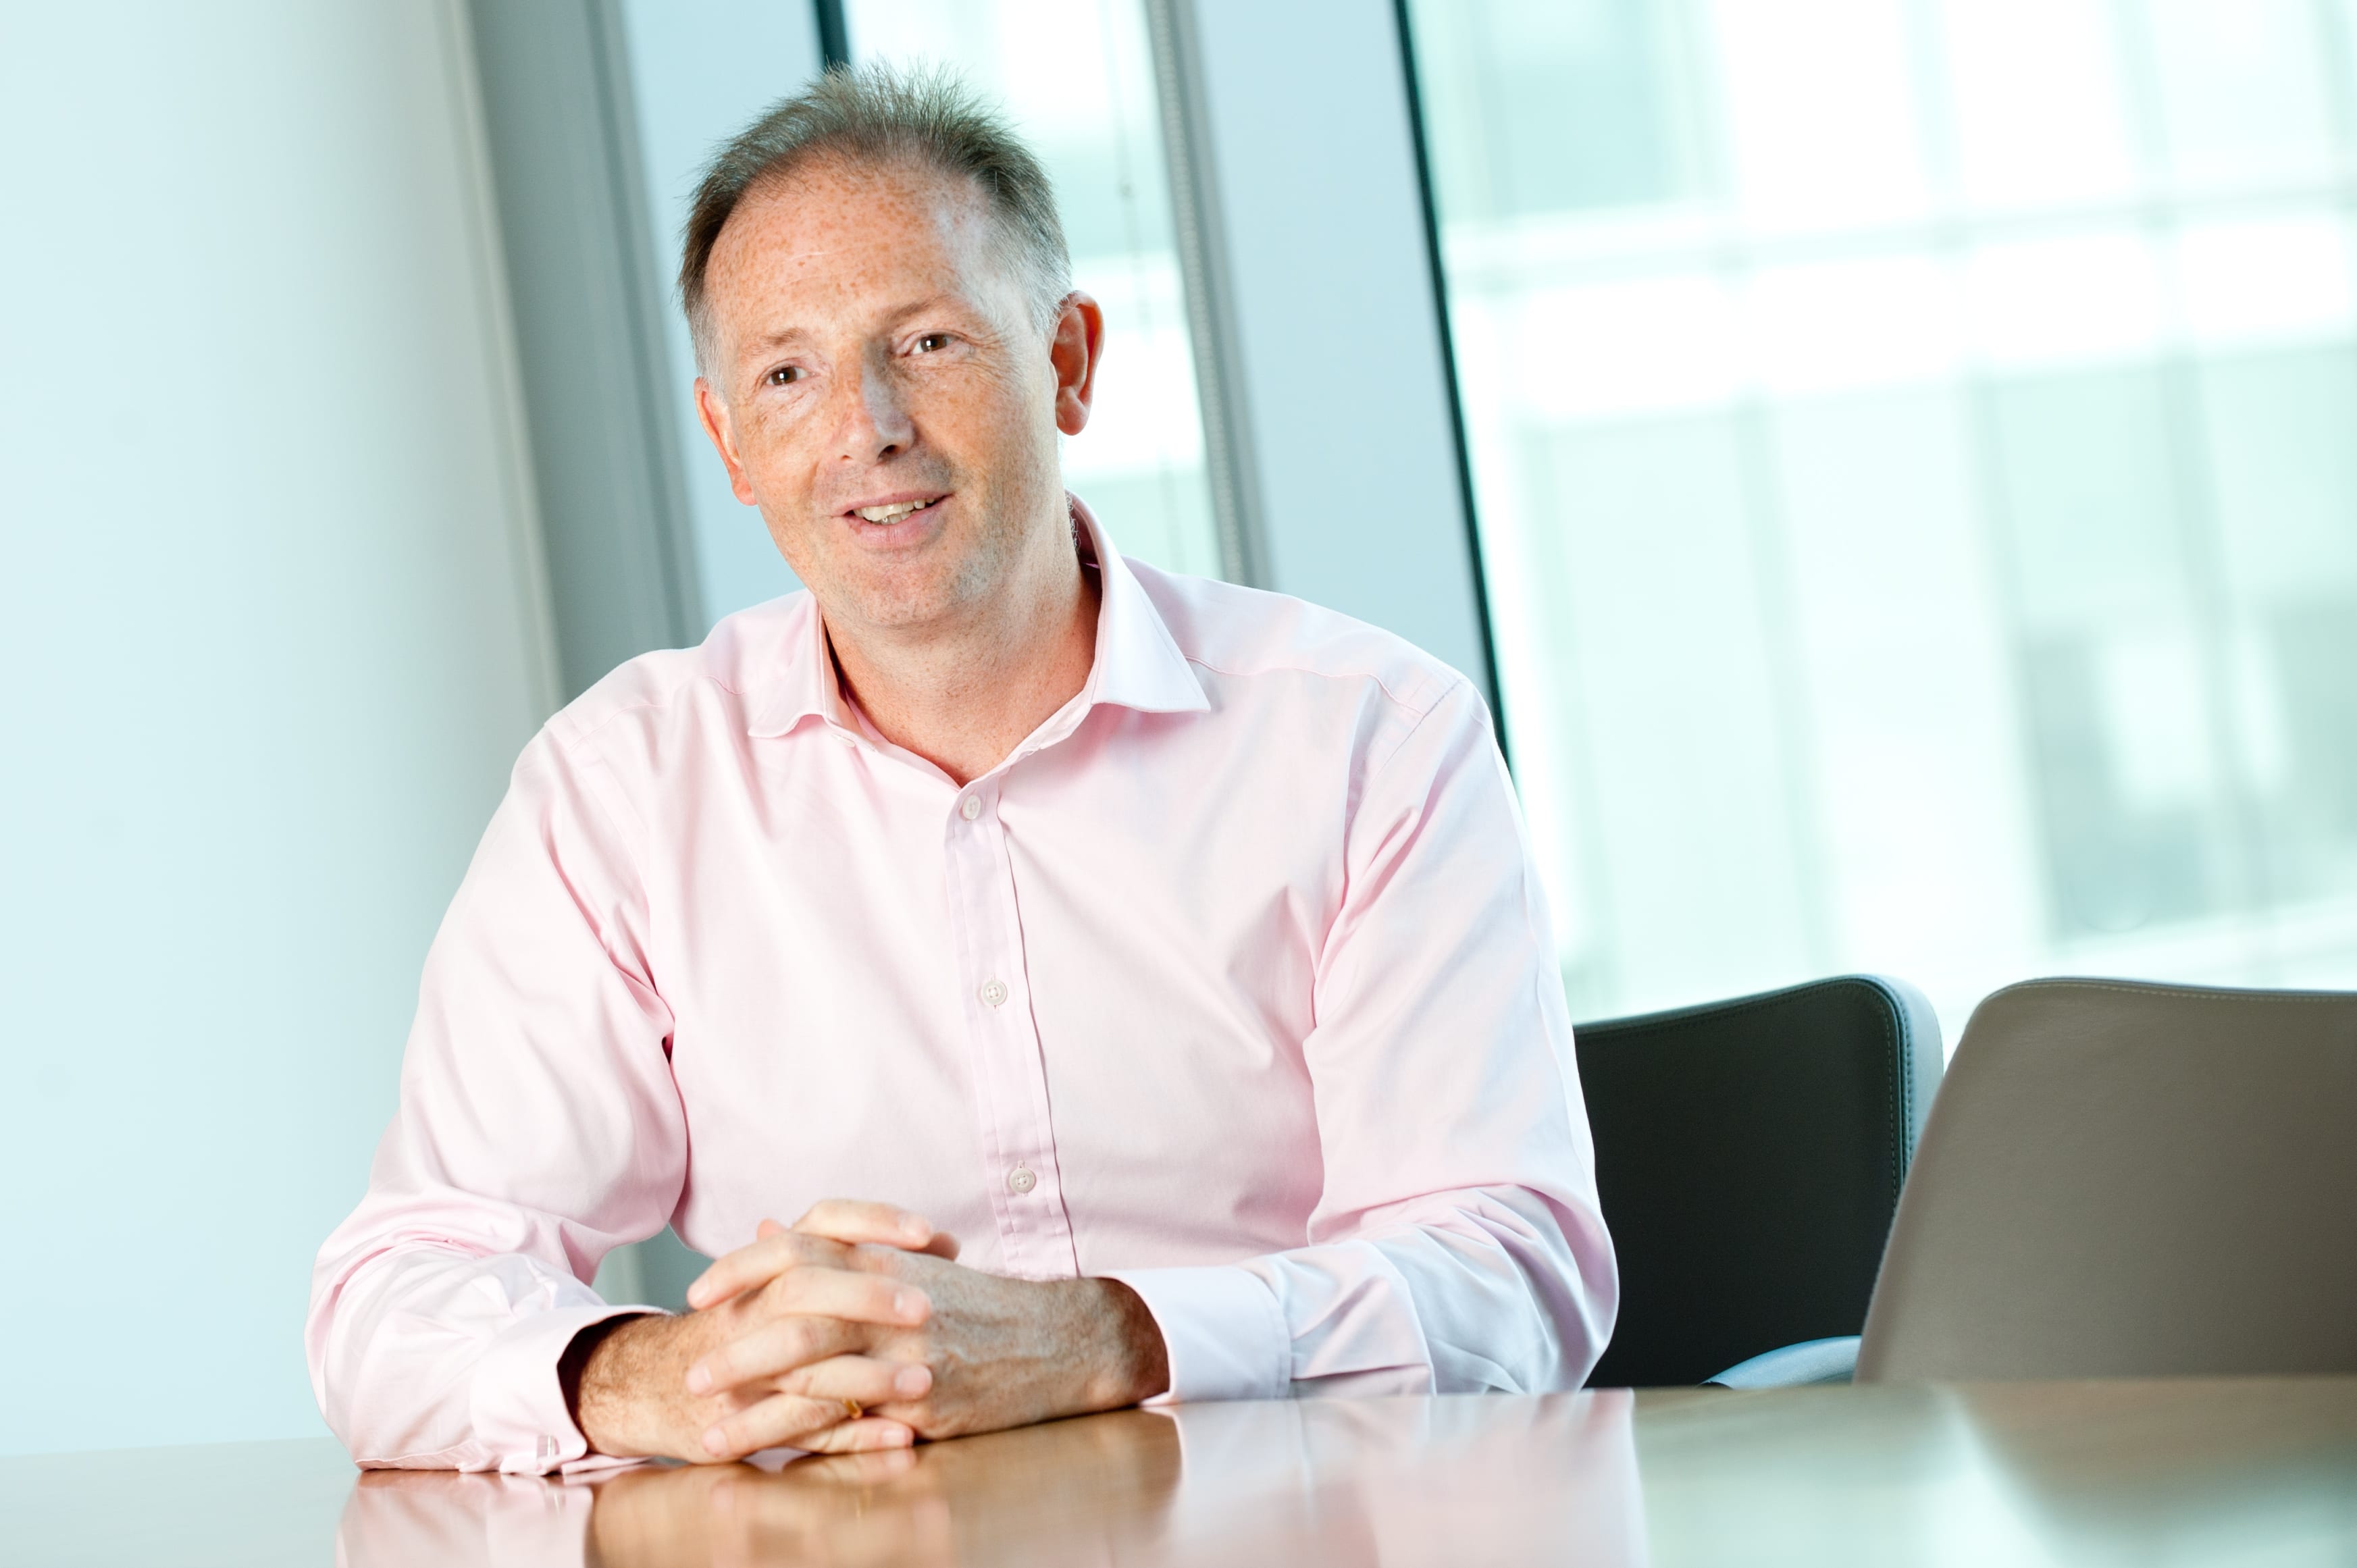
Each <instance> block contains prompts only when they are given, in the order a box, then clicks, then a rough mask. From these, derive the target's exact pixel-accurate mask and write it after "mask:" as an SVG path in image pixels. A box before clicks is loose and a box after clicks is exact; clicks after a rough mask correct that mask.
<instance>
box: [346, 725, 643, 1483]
mask: <svg viewBox="0 0 2357 1568" xmlns="http://www.w3.org/2000/svg"><path fill="white" fill-rule="evenodd" d="M598 782H599V780H598V777H597V770H596V765H595V764H589V765H587V766H578V767H576V766H575V765H573V764H572V763H570V762H569V761H568V760H567V759H566V758H565V757H564V755H563V754H562V752H561V750H560V748H559V746H558V745H557V743H556V741H555V740H554V737H553V736H551V735H550V734H548V733H546V732H544V733H543V735H542V736H540V737H539V738H538V739H536V740H535V741H534V742H533V744H532V746H530V747H528V748H527V749H526V750H525V752H524V754H523V756H522V758H521V760H519V762H518V763H517V766H516V771H515V775H514V778H513V779H512V780H511V785H510V788H509V791H508V795H507V798H506V799H505V800H504V801H503V802H502V803H501V805H500V810H499V811H498V813H497V815H496V816H495V817H494V818H493V820H492V822H491V825H490V830H489V831H488V832H486V833H485V835H484V838H483V842H482V843H481V845H480V846H479V848H478V850H477V851H476V854H475V859H474V862H473V864H472V865H470V866H469V867H468V872H467V876H466V880H465V882H464V884H463V885H462V886H461V887H460V890H459V894H458V897H457V900H456V901H455V902H454V903H453V905H452V907H451V909H450V912H449V914H448V915H447V917H446V918H445V919H444V921H443V924H442V928H441V929H440V931H439V932H438V933H437V934H436V938H435V941H434V946H433V949H432V951H431V953H430V954H429V956H428V957H427V960H426V964H425V977H424V982H423V985H422V987H421V991H420V995H419V1004H418V1012H417V1018H416V1022H415V1025H414V1027H413V1028H412V1031H411V1034H410V1038H409V1045H408V1051H407V1054H406V1056H405V1058H404V1064H403V1069H402V1079H401V1102H400V1107H399V1110H398V1111H397V1112H396V1113H395V1115H394V1118H393V1123H392V1125H391V1127H390V1128H388V1129H387V1131H386V1133H385V1134H384V1138H383V1140H382V1143H381V1144H379V1145H378V1148H377V1153H376V1158H375V1163H374V1165H373V1166H372V1168H371V1174H370V1181H369V1190H368V1194H367V1196H366V1197H365V1198H364V1199H363V1200H362V1201H361V1205H360V1208H358V1209H357V1210H356V1211H355V1212H354V1213H353V1214H352V1216H351V1217H350V1219H347V1220H346V1221H345V1222H344V1224H343V1225H342V1226H341V1227H339V1229H338V1230H336V1232H335V1234H334V1235H332V1236H331V1237H329V1238H328V1241H327V1244H326V1245H325V1247H323V1248H322V1249H321V1251H320V1253H319V1257H318V1261H317V1265H316V1266H315V1268H314V1271H313V1275H312V1289H311V1308H310V1316H309V1319H308V1322H307V1327H306V1332H305V1348H306V1351H307V1357H308V1359H309V1363H310V1372H311V1381H312V1389H313V1391H314V1392H315V1393H316V1395H317V1398H318V1401H319V1408H320V1410H321V1411H322V1412H324V1413H325V1415H326V1416H327V1419H328V1425H329V1426H330V1427H331V1428H332V1429H333V1430H334V1431H335V1433H336V1434H337V1435H338V1436H339V1437H340V1438H341V1439H343V1441H344V1444H345V1445H346V1446H347V1447H348V1448H349V1449H350V1451H351V1454H352V1456H353V1457H354V1458H355V1459H356V1460H358V1461H359V1462H360V1463H361V1465H363V1466H417V1467H436V1468H451V1469H461V1470H502V1471H508V1472H528V1473H545V1472H547V1471H550V1470H554V1469H557V1468H560V1467H563V1466H567V1465H573V1464H576V1463H579V1462H582V1461H584V1460H585V1458H586V1457H587V1444H586V1443H585V1442H584V1441H583V1439H582V1436H581V1434H580V1433H579V1432H578V1430H577V1429H576V1427H575V1425H574V1423H573V1421H572V1419H571V1417H570V1416H569V1414H568V1413H567V1412H566V1409H565V1398H564V1393H563V1391H562V1389H561V1388H560V1387H559V1384H558V1380H557V1364H558V1361H559V1359H561V1357H562V1356H563V1354H564V1352H565V1347H566V1345H567V1344H568V1343H569V1342H570V1341H571V1339H572V1337H574V1335H576V1333H578V1332H579V1331H580V1329H582V1328H583V1327H585V1326H587V1325H589V1324H592V1323H595V1322H597V1321H599V1320H600V1319H602V1318H605V1317H608V1316H614V1315H616V1314H617V1313H620V1312H628V1311H634V1310H635V1311H644V1310H648V1309H646V1308H642V1307H640V1308H633V1307H630V1306H620V1305H608V1304H607V1303H604V1302H602V1301H600V1300H599V1299H598V1297H597V1294H595V1293H594V1292H592V1291H591V1290H590V1288H589V1287H588V1285H587V1284H586V1283H583V1282H584V1281H586V1280H587V1279H588V1278H589V1277H590V1276H591V1275H592V1274H593V1273H595V1272H596V1270H597V1263H598V1262H599V1260H600V1259H601V1258H603V1257H604V1255H605V1254H606V1252H607V1251H609V1250H610V1249H612V1248H613V1247H615V1246H617V1245H619V1244H621V1243H623V1242H627V1241H632V1240H640V1239H641V1238H644V1237H646V1236H650V1235H652V1234H653V1233H654V1232H655V1231H657V1230H661V1229H662V1226H663V1224H664V1223H665V1221H666V1220H667V1219H669V1218H670V1215H671V1211H672V1209H673V1206H674V1205H675V1204H676V1202H677V1201H678V1198H679V1194H680V1191H681V1185H682V1182H683V1179H684V1176H685V1172H686V1159H687V1143H686V1127H685V1121H684V1117H683V1112H682V1110H681V1106H680V1102H679V1096H678V1091H677V1090H676V1088H675V1086H674V1084H673V1079H672V1077H671V1074H670V1070H669V1063H668V1058H667V1057H666V1055H665V1041H666V1038H667V1037H668V1036H669V1034H670V1032H671V1020H670V1016H669V1014H668V1011H667V1010H666V1008H665V1005H664V1004H663V1002H662V999H661V997H660V996H659V995H658V994H657V993H656V991H655V987H654V983H653V981H652V978H651V975H650V974H649V972H648V967H647V962H646V957H645V947H644V924H645V910H644V904H643V899H642V897H641V896H640V892H639V890H638V886H637V882H636V879H635V878H634V877H633V876H632V875H630V869H629V868H630V865H631V862H632V856H631V853H630V843H629V841H628V837H627V832H626V826H627V824H629V822H630V819H629V817H628V815H627V811H626V809H624V808H623V807H622V806H621V804H620V802H619V800H605V799H600V798H599V797H598V795H597V788H598ZM593 1462H594V1461H593Z"/></svg>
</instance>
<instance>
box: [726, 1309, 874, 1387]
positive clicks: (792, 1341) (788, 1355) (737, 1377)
mask: <svg viewBox="0 0 2357 1568" xmlns="http://www.w3.org/2000/svg"><path fill="white" fill-rule="evenodd" d="M867 1337H868V1335H867V1330H866V1328H865V1327H864V1326H862V1325H859V1324H856V1323H846V1322H845V1321H844V1320H843V1319H841V1318H839V1317H787V1318H780V1319H778V1320H776V1321H774V1322H770V1323H765V1324H762V1325H761V1326H759V1327H758V1328H753V1329H750V1330H748V1331H747V1332H745V1333H743V1334H740V1335H738V1336H737V1337H735V1338H734V1339H731V1340H729V1341H727V1342H726V1344H724V1345H722V1346H721V1347H720V1348H718V1349H716V1350H713V1351H711V1352H709V1353H707V1354H706V1355H705V1356H702V1357H700V1358H698V1359H697V1360H696V1362H695V1364H694V1366H692V1367H690V1368H688V1369H687V1391H688V1392H689V1393H691V1394H694V1395H696V1396H697V1397H699V1398H701V1397H702V1396H704V1395H705V1394H715V1393H722V1392H725V1391H727V1390H730V1389H735V1388H741V1387H743V1386H744V1385H745V1384H747V1383H749V1382H754V1381H757V1380H761V1381H766V1380H770V1379H775V1378H780V1377H782V1376H784V1375H785V1374H786V1373H788V1372H791V1371H794V1370H796V1369H800V1368H802V1367H807V1366H811V1365H813V1363H816V1362H819V1361H823V1360H825V1359H828V1358H829V1357H831V1356H841V1355H845V1354H846V1353H848V1352H851V1351H855V1350H864V1349H866V1348H867Z"/></svg>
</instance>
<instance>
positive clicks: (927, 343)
mask: <svg viewBox="0 0 2357 1568" xmlns="http://www.w3.org/2000/svg"><path fill="white" fill-rule="evenodd" d="M949 346H950V335H949V334H948V333H946V332H928V333H926V334H925V335H924V336H923V337H921V338H918V339H917V352H918V353H920V354H931V353H932V352H934V351H935V350H937V349H946V348H948V347H949Z"/></svg>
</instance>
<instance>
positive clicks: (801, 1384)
mask: <svg viewBox="0 0 2357 1568" xmlns="http://www.w3.org/2000/svg"><path fill="white" fill-rule="evenodd" d="M932 1387H933V1369H931V1367H928V1366H926V1365H924V1364H923V1363H922V1362H920V1361H879V1360H877V1359H876V1358H875V1357H873V1356H830V1357H828V1358H827V1359H825V1360H823V1361H818V1362H814V1363H813V1364H812V1365H810V1366H807V1367H804V1368H802V1369H801V1370H799V1371H797V1372H793V1373H791V1374H790V1375H789V1376H787V1377H786V1378H785V1379H783V1380H781V1381H780V1383H779V1384H778V1391H779V1392H780V1393H787V1394H803V1395H807V1396H808V1397H810V1398H812V1399H825V1400H834V1401H836V1402H842V1401H844V1400H852V1401H855V1402H857V1403H858V1404H859V1405H860V1406H861V1407H862V1408H868V1407H872V1406H875V1405H879V1404H890V1403H892V1402H895V1401H897V1400H920V1399H922V1398H924V1397H925V1395H927V1394H928V1393H930V1392H931V1391H932Z"/></svg>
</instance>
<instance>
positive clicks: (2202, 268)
mask: <svg viewBox="0 0 2357 1568" xmlns="http://www.w3.org/2000/svg"><path fill="white" fill-rule="evenodd" d="M1411 10H1412V15H1413V18H1414V35H1413V36H1414V43H1415V53H1416V57H1417V64H1418V70H1419V78H1418V80H1419V89H1420V93H1421V98H1422V103H1423V110H1424V113H1425V116H1426V132H1427V136H1428V138H1429V142H1430V145H1431V152H1432V162H1433V176H1434V180H1435V184H1436V187H1437V202H1438V206H1439V212H1440V219H1441V224H1442V240H1443V251H1444V255H1445V259H1446V265H1447V274H1448V300H1449V309H1450V317H1451V325H1452V328H1453V331H1454V335H1455V342H1456V350H1457V355H1458V370H1459V378H1460V381H1461V383H1462V389H1463V396H1464V400H1465V413H1466V424H1467V427H1468V431H1469V440H1470V445H1471V455H1472V461H1473V467H1474V470H1475V485H1476V490H1477V494H1478V499H1479V503H1480V531H1481V536H1482V549H1483V553H1484V556H1485V562H1486V566H1487V573H1488V581H1489V585H1490V593H1491V608H1492V612H1493V618H1494V621H1495V625H1496V628H1497V636H1498V639H1499V661H1500V664H1501V676H1502V684H1503V705H1504V709H1505V718H1506V723H1507V730H1508V733H1509V736H1510V737H1511V739H1512V743H1513V751H1514V764H1515V771H1516V775H1517V777H1518V779H1519V781H1520V785H1521V789H1522V792H1523V800H1524V804H1525V809H1526V811H1527V813H1528V816H1529V819H1530V822H1531V827H1532V831H1533V832H1534V835H1535V837H1536V839H1537V842H1538V844H1539V847H1540V852H1541V855H1542V859H1543V864H1544V868H1545V871H1546V874H1547V875H1548V877H1549V880H1550V885H1551V893H1552V897H1553V900H1554V904H1555V911H1556V920H1557V925H1558V928H1559V930H1560V933H1561V938H1562V942H1563V959H1564V970H1565V974H1566V981H1567V983H1569V985H1570V988H1571V993H1572V997H1573V1004H1574V1013H1575V1015H1576V1016H1584V1017H1594V1016H1598V1015H1605V1014H1610V1013H1617V1012H1626V1011H1632V1010H1636V1009H1640V1008H1650V1007H1655V1006H1661V1005H1665V1004H1677V1003H1683V1002H1687V1001H1693V1000H1697V999H1701V998H1705V997H1709V996H1718V995H1727V994H1732V993H1739V992H1742V991H1745V990H1748V989H1754V988H1758V987H1762V986H1768V985H1772V984H1778V983H1785V982H1790V981H1796V980H1800V979H1803V978H1805V977H1808V976H1811V975H1815V974H1822V973H1826V972H1835V971H1844V970H1854V969H1871V970H1879V971H1885V972H1891V973H1896V974H1899V975H1902V976H1905V977H1907V978H1910V979H1912V980H1915V981H1916V982H1918V983H1921V984H1922V985H1923V986H1924V987H1925V988H1926V989H1927V990H1928V991H1930V992H1931V993H1932V997H1933V999H1934V1001H1935V1002H1936V1003H1937V1004H1939V1007H1940V1009H1941V1012H1942V1015H1943V1022H1944V1025H1945V1029H1946V1032H1947V1035H1948V1037H1949V1038H1950V1040H1951V1041H1953V1038H1954V1036H1955V1034H1956V1032H1957V1031H1958V1030H1959V1029H1960V1028H1961V1026H1962V1024H1963V1021H1964V1012H1965V1011H1966V1010H1967V1009H1968V1008H1969V1007H1970V1005H1971V1004H1972V1003H1973V1002H1974V1001H1975V999H1976V998H1978V997H1979V996H1980V995H1982V994H1983V993H1986V992H1987V991H1989V990H1990V989H1992V988H1994V987H1996V986H1997V985H1999V984H2002V983H2007V982H2009V981H2012V980H2015V979H2018V978H2021V977H2024V976H2028V975H2031V974H2040V973H2056V972H2083V973H2085V972H2092V973H2104V974H2119V975H2141V976H2147V977H2153V978H2168V979H2191V980H2212V981H2218V982H2224V983H2251V984H2262V985H2284V986H2298V985H2328V986H2348V985H2351V984H2357V334H2353V333H2352V284H2357V271H2353V270H2352V269H2357V245H2352V233H2351V215H2352V210H2357V183H2352V171H2357V107H2352V105H2357V69H2352V68H2357V56H2352V7H2351V5H2349V4H2348V3H2347V0H2137V3H2125V4H2115V3H2111V0H1780V3H1779V4H1777V5H1758V4H1751V3H1749V0H1717V3H1712V0H1416V3H1415V4H1414V5H1412V7H1411Z"/></svg>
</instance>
